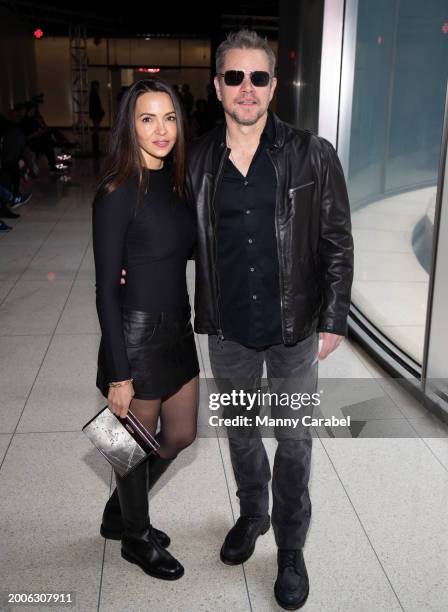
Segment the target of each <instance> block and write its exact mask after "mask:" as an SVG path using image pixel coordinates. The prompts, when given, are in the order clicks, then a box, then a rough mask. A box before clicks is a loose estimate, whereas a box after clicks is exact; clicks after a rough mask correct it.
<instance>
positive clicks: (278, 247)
mask: <svg viewBox="0 0 448 612" xmlns="http://www.w3.org/2000/svg"><path fill="white" fill-rule="evenodd" d="M266 152H267V154H268V157H269V159H270V160H271V162H272V165H273V166H274V170H275V176H276V179H277V189H278V188H279V185H280V181H279V174H278V168H277V164H276V163H275V161H274V158H273V157H272V155H271V151H270V149H269V148H268V149H266ZM277 209H278V198H277V197H276V201H275V215H274V217H275V233H276V235H277V254H278V277H279V284H280V312H281V315H282V316H281V319H282V338H283V342H286V341H285V330H284V326H283V321H284V313H283V274H282V252H281V246H280V245H281V243H280V233H279V230H278V220H277Z"/></svg>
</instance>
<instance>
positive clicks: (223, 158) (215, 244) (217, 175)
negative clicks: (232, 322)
mask: <svg viewBox="0 0 448 612" xmlns="http://www.w3.org/2000/svg"><path fill="white" fill-rule="evenodd" d="M229 152H230V149H229V148H227V147H226V148H225V151H224V154H223V156H222V157H221V160H220V162H219V166H218V172H217V174H216V179H215V184H214V186H213V196H212V202H211V205H212V210H213V214H214V216H215V227H214V233H213V241H214V246H215V281H216V291H217V295H216V310H217V313H218V329H217V330H216V331H217V332H218V344H219V343H220V342H223V340H224V334H223V331H222V320H221V309H220V299H221V290H220V286H219V276H218V265H217V264H218V246H217V240H216V233H217V228H218V223H217V215H216V209H215V198H216V192H217V190H218V183H219V181H220V180H221V174H222V169H223V167H224V162H225V161H226V159H227V157H228V154H229Z"/></svg>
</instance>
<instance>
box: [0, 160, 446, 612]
mask: <svg viewBox="0 0 448 612" xmlns="http://www.w3.org/2000/svg"><path fill="white" fill-rule="evenodd" d="M81 169H82V168H81ZM75 178H76V184H74V185H72V186H68V185H60V184H58V183H56V184H53V183H51V184H50V183H48V184H46V183H45V181H44V180H42V181H41V183H40V184H39V185H38V186H37V187H36V194H35V197H34V198H33V201H32V203H30V204H29V205H27V206H26V207H24V208H23V209H22V210H21V211H20V212H21V213H22V217H21V219H20V220H18V221H17V222H15V223H14V225H15V227H14V230H13V231H12V232H11V233H10V234H8V235H4V236H1V238H0V304H1V305H0V365H1V369H0V384H1V390H2V393H1V399H2V402H1V406H0V416H1V419H0V462H1V471H0V508H1V526H2V537H1V555H0V576H1V585H2V587H1V590H2V591H9V592H14V591H22V592H23V591H34V592H36V591H46V592H51V591H58V592H63V591H75V592H76V602H77V603H76V606H75V609H77V610H79V611H80V612H90V611H94V610H100V611H101V612H113V611H117V612H118V611H120V612H122V611H124V610H129V611H132V612H140V611H142V610H151V611H154V612H171V611H173V610H179V611H195V612H196V611H197V610H206V611H210V612H211V611H213V612H215V611H222V612H227V611H229V610H234V611H238V612H239V611H253V612H264V611H267V610H278V609H279V608H278V607H277V605H276V603H275V600H274V597H273V593H272V587H273V582H274V580H275V573H276V563H275V554H276V550H275V545H274V539H273V535H272V531H270V532H268V534H267V535H266V536H264V537H262V538H260V540H259V541H258V543H257V548H256V552H255V554H254V556H253V557H252V558H251V559H250V560H249V561H248V562H247V563H246V564H244V566H238V567H227V566H224V565H223V564H222V563H221V562H220V561H219V555H218V552H219V548H220V546H221V543H222V540H223V538H224V535H225V534H226V532H227V530H228V529H229V527H230V526H231V525H232V524H233V521H234V520H235V517H237V516H238V506H237V503H236V501H237V500H236V497H235V483H234V480H233V474H232V470H231V468H230V462H229V455H228V448H227V443H226V440H225V439H222V438H217V437H210V436H209V437H200V438H199V439H198V440H197V442H196V443H195V444H194V445H193V446H192V447H190V448H189V449H187V450H186V451H185V452H184V453H182V454H181V455H180V457H179V459H178V460H177V461H176V463H175V464H174V465H173V466H172V469H170V470H169V471H168V472H167V473H166V474H165V475H164V477H163V479H162V480H161V481H160V482H159V483H158V485H157V487H156V489H155V492H154V495H153V496H152V500H151V512H152V516H153V517H154V522H155V524H156V525H157V526H159V527H160V528H163V529H166V530H167V531H168V532H169V534H170V536H171V538H172V551H173V554H175V555H177V556H178V557H179V559H180V560H181V561H182V562H183V563H184V565H185V570H186V571H185V576H184V577H183V578H182V579H181V580H179V581H176V582H175V583H166V582H163V581H158V580H155V579H152V578H150V577H148V576H146V575H145V574H143V572H141V570H139V568H137V567H136V566H133V565H130V564H128V563H126V562H125V561H124V560H123V559H122V558H121V556H120V545H119V543H118V542H112V541H107V542H106V541H105V540H103V539H102V538H101V537H100V535H99V532H98V528H99V522H100V517H101V513H102V508H103V505H104V503H105V501H106V499H107V497H108V493H109V490H110V488H111V486H112V475H111V469H110V468H109V466H108V464H107V463H106V462H105V461H104V460H103V459H102V457H101V456H100V455H99V453H97V452H96V451H95V450H94V449H93V448H92V447H91V445H90V444H89V442H88V441H87V439H86V438H85V436H84V435H83V434H82V432H81V431H80V430H81V427H82V425H83V424H84V423H85V422H86V421H87V420H88V418H90V417H91V416H92V415H93V414H95V413H96V412H97V411H98V410H99V409H100V408H101V407H102V405H103V404H104V401H103V400H102V398H101V396H100V395H99V394H98V392H97V391H96V389H95V385H94V379H95V360H96V350H97V346H98V338H99V334H98V331H99V330H98V323H97V320H96V312H95V305H94V279H93V278H94V277H93V269H92V265H93V262H92V255H91V245H90V221H89V220H90V194H91V188H92V184H93V178H92V177H91V176H90V175H89V173H88V172H87V171H85V170H84V169H83V171H82V172H81V170H78V174H77V175H75ZM193 276H194V269H193V267H192V266H191V265H190V266H189V270H188V282H189V286H190V291H191V292H192V290H193V289H192V287H193ZM399 291H400V290H399V288H397V293H399ZM407 323H408V324H410V325H412V324H413V321H412V320H410V321H408V322H407ZM197 345H198V349H199V354H200V359H201V365H202V376H210V365H209V360H208V355H207V341H206V338H205V337H204V336H201V337H197ZM320 374H321V377H332V378H342V379H353V378H357V379H373V378H381V377H383V376H384V373H383V372H382V371H381V370H380V369H379V368H378V366H376V364H375V363H374V362H373V361H372V359H371V358H369V357H368V356H367V355H366V354H365V353H364V352H363V351H362V349H360V348H359V347H358V346H356V345H355V344H352V343H351V342H349V341H345V342H344V343H343V344H342V345H341V347H340V349H338V351H337V352H336V353H334V354H333V355H331V356H330V357H329V358H328V359H327V360H326V361H325V362H323V363H322V364H321V366H320ZM381 384H382V385H383V387H384V389H385V390H386V391H387V392H388V394H389V395H390V398H391V400H390V402H391V403H390V406H391V408H390V412H389V414H386V415H385V414H383V413H381V414H380V415H378V418H379V419H380V420H381V419H383V420H384V423H385V427H389V426H390V424H391V423H392V420H394V421H396V420H398V419H401V420H402V421H405V422H406V424H407V426H408V427H409V429H410V430H412V432H418V433H415V435H414V436H413V437H411V438H387V439H384V438H383V439H379V438H366V439H355V440H353V439H347V438H343V439H342V438H340V439H338V438H337V437H336V438H330V437H321V438H315V440H314V452H313V465H312V478H311V496H312V502H313V518H312V524H311V528H310V532H309V537H308V541H307V546H306V551H305V554H306V560H307V565H308V569H309V574H310V579H311V593H310V597H309V600H308V602H307V604H306V606H305V608H304V610H306V611H313V612H314V611H315V612H330V611H331V612H334V611H341V612H342V611H344V612H391V611H394V610H397V611H399V610H405V611H409V612H411V611H412V612H423V611H425V612H426V611H431V612H439V611H440V612H442V611H444V610H446V609H447V605H448V522H447V520H446V509H447V507H448V439H447V437H446V432H445V431H444V429H443V428H442V427H441V426H440V425H439V424H438V422H437V421H436V420H435V419H433V418H430V417H428V416H427V415H426V414H425V411H424V410H423V408H422V406H420V405H419V403H418V402H417V401H416V400H415V399H413V398H410V397H409V396H406V395H405V394H404V393H403V392H402V391H400V390H397V389H396V388H395V387H393V386H392V382H391V381H390V380H384V379H383V380H382V382H381ZM369 406H371V407H372V404H369ZM385 417H389V418H390V419H391V420H390V421H387V418H385ZM418 434H420V435H421V436H427V437H419V435H418ZM266 446H267V448H268V452H269V455H270V457H271V459H272V457H273V454H274V452H275V442H274V440H272V439H268V440H266ZM18 609H19V608H17V610H18ZM34 609H36V610H43V609H44V608H43V607H35V608H34ZM45 609H46V608H45ZM53 609H55V610H62V609H63V608H62V607H56V608H53ZM71 609H74V608H71Z"/></svg>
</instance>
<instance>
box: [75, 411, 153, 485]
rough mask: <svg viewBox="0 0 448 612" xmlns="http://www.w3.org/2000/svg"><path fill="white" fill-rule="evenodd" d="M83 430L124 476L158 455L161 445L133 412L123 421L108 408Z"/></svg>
mask: <svg viewBox="0 0 448 612" xmlns="http://www.w3.org/2000/svg"><path fill="white" fill-rule="evenodd" d="M82 431H83V432H84V433H85V434H86V436H87V437H88V438H89V440H90V441H91V442H92V444H94V446H96V448H97V449H98V450H99V451H100V453H101V454H102V455H104V457H105V458H106V459H107V460H108V461H109V463H110V464H111V465H112V467H113V468H114V470H116V471H117V472H118V474H119V475H120V476H121V477H124V476H126V475H127V474H129V472H130V471H131V470H133V469H134V468H135V467H137V465H139V464H140V463H141V462H142V461H144V460H145V459H146V457H148V455H150V454H152V453H156V452H157V449H158V448H159V446H160V445H159V443H158V442H157V440H156V439H155V438H154V437H153V436H152V435H151V434H150V433H149V431H148V430H147V429H145V427H144V426H143V425H142V423H140V421H139V420H138V419H137V418H136V417H135V416H134V415H133V414H132V412H131V411H130V410H129V411H128V414H127V416H126V417H125V418H124V419H121V418H120V417H117V416H115V414H114V413H113V412H111V410H109V408H108V407H107V406H106V407H105V408H103V410H101V411H100V412H99V413H98V414H97V415H96V416H94V417H93V419H90V421H89V422H88V423H86V424H85V425H84V427H83V428H82Z"/></svg>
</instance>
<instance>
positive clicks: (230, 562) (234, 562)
mask: <svg viewBox="0 0 448 612" xmlns="http://www.w3.org/2000/svg"><path fill="white" fill-rule="evenodd" d="M270 527H271V521H269V522H268V524H267V526H266V527H263V529H262V530H261V531H260V533H259V534H258V536H257V539H258V538H259V537H260V536H261V535H265V534H266V533H267V532H268V531H269V529H270ZM257 539H256V540H255V542H254V543H253V546H251V548H250V549H249V551H248V553H247V554H246V555H245V556H244V557H243V558H240V559H235V560H232V559H227V557H224V555H223V554H222V548H221V552H220V553H219V558H220V559H221V561H222V562H223V563H225V565H241V564H242V563H245V562H246V561H247V560H248V559H250V558H251V557H252V555H253V554H254V551H255V544H256V543H257Z"/></svg>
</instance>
